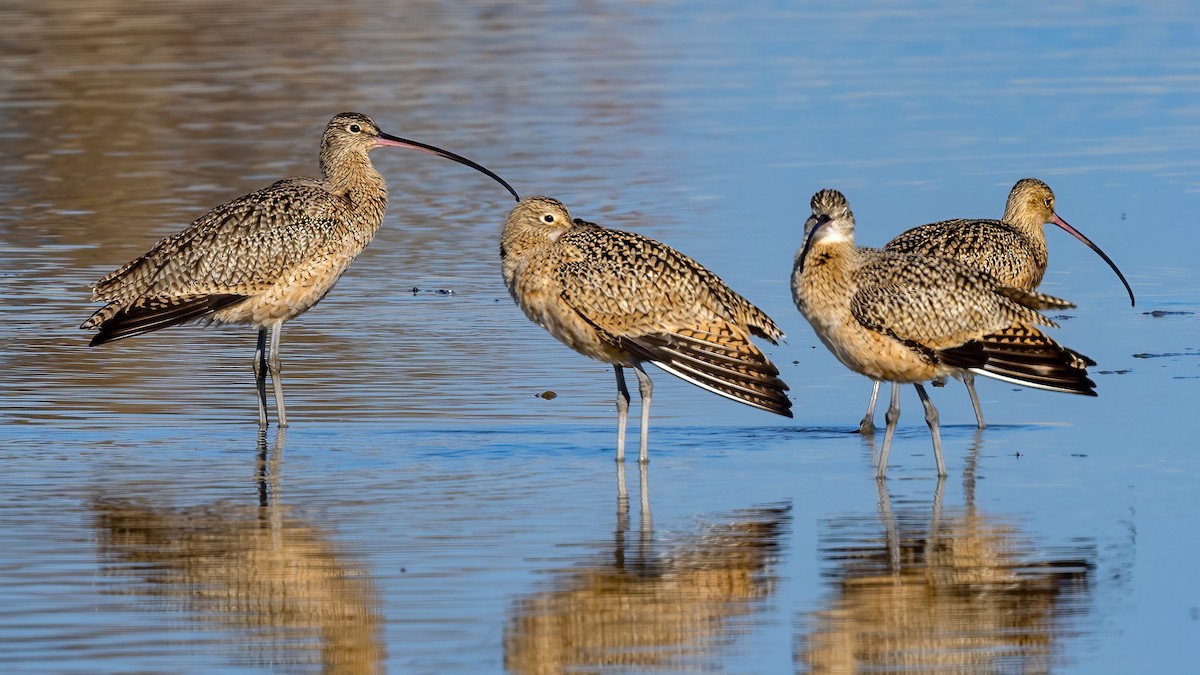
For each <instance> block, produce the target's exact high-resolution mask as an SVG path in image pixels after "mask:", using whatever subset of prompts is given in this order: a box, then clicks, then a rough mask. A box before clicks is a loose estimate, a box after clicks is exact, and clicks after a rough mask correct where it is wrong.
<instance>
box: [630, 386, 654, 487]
mask: <svg viewBox="0 0 1200 675" xmlns="http://www.w3.org/2000/svg"><path fill="white" fill-rule="evenodd" d="M633 367H634V369H635V370H636V371H637V378H638V394H640V395H641V397H642V443H641V449H640V450H639V451H638V463H639V464H643V465H644V464H646V463H647V462H649V461H650V449H649V446H650V392H652V391H653V390H654V384H653V383H651V382H650V376H649V375H647V374H646V371H645V370H643V369H642V364H640V363H637V364H634V366H633Z"/></svg>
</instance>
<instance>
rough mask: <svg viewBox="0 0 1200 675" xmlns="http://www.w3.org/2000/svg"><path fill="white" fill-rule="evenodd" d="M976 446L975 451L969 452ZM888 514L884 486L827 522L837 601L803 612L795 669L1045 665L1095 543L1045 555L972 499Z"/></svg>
mask: <svg viewBox="0 0 1200 675" xmlns="http://www.w3.org/2000/svg"><path fill="white" fill-rule="evenodd" d="M977 449H978V446H977V447H976V450H977ZM943 486H944V481H939V482H938V485H937V488H936V490H935V493H934V499H933V506H932V509H931V510H930V509H928V508H916V507H914V508H905V509H902V510H899V511H893V510H892V507H891V496H890V495H889V494H888V491H887V484H886V483H885V482H884V481H879V482H878V488H879V513H878V515H877V517H874V516H873V517H871V518H870V519H869V520H868V521H865V520H864V519H863V518H861V517H857V516H854V517H849V518H841V519H835V520H833V521H832V522H831V523H829V525H828V528H827V529H828V532H827V534H826V535H825V536H824V537H823V540H824V541H823V542H822V548H823V549H824V551H823V555H824V557H825V558H826V560H828V561H829V562H831V563H833V564H834V565H835V566H836V569H835V570H834V571H833V572H832V574H831V576H833V577H834V579H835V581H834V588H835V593H836V594H835V596H834V597H833V598H832V599H831V600H830V601H829V602H828V607H827V608H826V609H823V610H820V611H817V612H814V613H813V614H812V615H810V616H808V617H805V619H804V620H803V621H802V623H803V624H804V625H805V626H806V627H807V628H808V629H809V632H808V635H807V636H805V637H803V638H802V639H801V640H800V643H799V649H798V654H797V660H798V662H799V664H800V666H802V668H803V670H804V671H805V672H814V673H853V672H863V671H870V672H894V671H904V672H932V671H937V672H987V673H992V672H1047V671H1049V670H1051V668H1052V667H1053V666H1054V665H1055V663H1056V662H1055V659H1056V657H1057V656H1058V654H1059V653H1060V649H1061V647H1060V645H1059V642H1060V639H1061V638H1063V637H1066V636H1067V635H1068V631H1069V630H1070V629H1068V628H1067V627H1066V626H1065V625H1064V621H1065V620H1066V619H1068V618H1070V617H1072V616H1078V615H1081V614H1083V613H1084V612H1085V611H1086V607H1085V600H1086V598H1087V597H1088V596H1089V595H1090V592H1091V588H1090V579H1089V575H1090V572H1091V570H1093V569H1094V568H1095V555H1096V553H1095V546H1094V545H1089V544H1080V543H1078V542H1073V543H1072V546H1071V547H1070V549H1069V550H1067V551H1065V552H1064V551H1063V550H1062V549H1059V550H1058V552H1057V553H1053V554H1051V555H1049V556H1047V555H1045V554H1037V553H1035V552H1034V545H1033V544H1032V542H1030V541H1029V540H1027V539H1026V538H1024V537H1022V535H1021V531H1020V528H1019V527H1018V526H1017V525H1015V524H1012V523H1007V522H1004V520H1002V519H1001V518H997V517H995V516H991V515H987V514H984V513H981V512H979V511H978V510H977V509H976V508H975V506H974V461H973V459H972V460H971V461H969V463H968V466H967V471H966V476H965V478H964V486H965V487H966V489H967V505H966V506H965V507H964V508H963V509H962V512H961V513H943V510H942V505H941V499H942V488H943Z"/></svg>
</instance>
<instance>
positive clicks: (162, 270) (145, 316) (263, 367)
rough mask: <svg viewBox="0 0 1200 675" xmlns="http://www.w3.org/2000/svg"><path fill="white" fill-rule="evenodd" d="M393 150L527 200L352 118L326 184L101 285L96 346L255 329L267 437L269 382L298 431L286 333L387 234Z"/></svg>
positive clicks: (207, 225)
mask: <svg viewBox="0 0 1200 675" xmlns="http://www.w3.org/2000/svg"><path fill="white" fill-rule="evenodd" d="M385 146H394V147H400V148H410V149H413V150H420V151H422V152H426V153H429V154H433V155H437V156H439V157H445V158H447V159H451V160H454V161H455V162H458V163H460V164H465V165H466V166H469V167H471V168H473V169H475V170H477V171H480V172H482V173H484V174H486V175H488V176H490V177H491V178H492V179H494V180H496V181H498V182H499V183H500V184H501V185H503V186H504V188H505V189H507V190H508V191H509V192H510V193H512V195H513V197H514V198H516V199H517V200H518V201H519V200H520V197H519V196H517V193H516V191H515V190H513V189H512V187H511V186H509V184H508V183H506V182H504V180H503V179H502V178H500V177H499V176H497V175H496V174H495V173H492V172H491V171H490V170H489V169H487V168H485V167H483V166H481V165H479V164H476V163H475V162H473V161H471V160H469V159H467V158H465V157H461V156H459V155H456V154H454V153H452V152H449V151H446V150H442V149H441V148H437V147H434V146H432V145H427V144H425V143H421V142H418V141H411V140H407V139H404V138H399V137H397V136H392V135H390V134H386V133H384V132H382V131H380V129H379V127H378V126H377V125H376V124H375V122H374V121H372V120H371V118H370V117H367V116H366V115H362V114H360V113H354V112H347V113H341V114H339V115H337V116H335V117H334V118H333V119H331V120H330V121H329V124H328V126H326V127H325V132H324V134H323V135H322V136H321V155H320V158H321V176H322V177H321V178H319V179H317V178H288V179H285V180H281V181H279V182H277V183H275V184H273V185H271V186H270V187H267V188H263V189H261V190H258V191H257V192H251V193H250V194H248V195H245V196H242V197H239V198H237V199H235V200H233V201H231V202H229V203H227V204H223V205H221V206H218V207H216V208H215V209H213V210H211V211H209V212H208V213H206V214H204V215H203V216H200V217H199V218H198V219H196V220H195V221H194V222H193V223H192V224H191V225H190V226H188V227H187V229H185V230H183V231H182V232H180V233H178V234H174V235H171V236H169V237H167V238H165V239H163V240H162V241H160V242H158V244H156V245H155V246H154V248H152V249H150V251H149V252H147V253H146V254H145V255H143V256H141V257H139V258H137V259H136V260H133V261H131V262H129V263H128V264H126V265H124V266H123V267H121V268H120V269H118V270H116V271H114V272H113V273H111V274H109V275H108V276H106V277H104V278H103V279H101V280H100V281H98V282H96V285H95V288H94V289H93V292H92V300H94V301H101V302H106V303H108V304H106V305H105V306H104V307H101V308H100V309H99V310H97V311H96V313H95V314H93V315H92V316H91V318H89V319H88V320H87V321H84V322H83V325H81V326H80V328H84V329H97V330H98V331H99V332H98V333H97V334H96V335H95V336H94V337H93V338H92V341H91V345H92V346H95V345H99V344H103V343H106V342H112V341H113V340H121V339H124V338H127V337H132V336H134V335H141V334H142V333H149V332H151V331H156V330H160V329H162V328H167V327H168V326H175V325H179V324H183V323H190V322H200V323H204V324H209V323H217V324H227V323H232V324H249V325H252V326H254V327H255V328H257V329H258V346H257V349H256V351H255V357H254V374H255V383H256V385H257V387H258V422H259V427H260V428H266V426H267V395H266V376H267V373H268V372H270V375H271V383H272V386H273V388H274V393H275V408H276V413H277V415H278V421H279V425H280V426H287V413H286V411H285V409H284V404H283V384H282V382H281V380H280V360H279V338H280V332H281V329H282V327H283V324H284V322H286V321H288V320H290V319H294V318H295V317H297V316H300V315H301V314H303V313H304V312H306V311H308V310H309V309H310V308H311V307H312V306H313V305H315V304H317V303H318V302H320V301H321V299H322V298H324V297H325V295H326V294H328V293H329V291H330V290H331V289H333V286H334V284H336V283H337V280H338V279H339V278H341V276H342V274H343V273H344V272H345V271H346V268H347V267H349V265H350V263H351V262H353V261H354V259H355V258H356V257H358V254H360V253H362V251H363V249H364V248H366V246H367V244H369V243H370V242H371V239H372V238H373V237H374V236H375V232H376V230H378V229H379V225H380V223H381V222H382V221H383V213H384V208H385V207H386V205H387V186H386V184H385V183H384V180H383V176H381V175H380V174H379V172H378V171H376V170H375V167H374V166H373V165H372V164H371V160H370V157H369V156H368V153H370V152H371V151H372V150H374V149H375V148H379V147H385ZM268 330H269V331H270V332H271V343H270V348H269V349H268V348H267V343H266V341H267V331H268Z"/></svg>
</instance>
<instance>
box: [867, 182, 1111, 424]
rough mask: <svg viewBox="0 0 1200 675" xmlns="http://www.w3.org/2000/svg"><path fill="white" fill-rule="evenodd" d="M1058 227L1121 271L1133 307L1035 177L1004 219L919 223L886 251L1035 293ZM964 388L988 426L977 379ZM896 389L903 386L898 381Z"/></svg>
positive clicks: (870, 419)
mask: <svg viewBox="0 0 1200 675" xmlns="http://www.w3.org/2000/svg"><path fill="white" fill-rule="evenodd" d="M1047 223H1053V224H1055V225H1057V226H1058V227H1060V228H1062V229H1063V230H1065V231H1066V232H1067V233H1068V234H1070V235H1071V236H1073V237H1075V238H1076V239H1078V240H1079V241H1081V242H1083V243H1084V245H1086V246H1087V247H1088V248H1090V249H1092V250H1093V251H1095V252H1096V254H1097V255H1099V256H1100V257H1101V258H1103V259H1104V262H1106V263H1108V266H1109V267H1111V268H1112V270H1113V271H1114V272H1116V273H1117V277H1118V278H1120V280H1121V283H1122V284H1124V285H1125V290H1126V291H1127V292H1128V293H1129V304H1130V305H1131V306H1132V305H1134V304H1135V300H1134V297H1133V289H1132V288H1130V286H1129V282H1128V281H1126V280H1125V275H1124V274H1121V270H1120V269H1118V268H1117V265H1116V263H1114V262H1113V261H1112V259H1111V258H1109V257H1108V255H1107V254H1105V253H1104V251H1102V250H1100V247H1099V246H1096V245H1095V244H1093V243H1092V241H1091V240H1090V239H1088V238H1087V237H1085V236H1084V235H1083V233H1082V232H1080V231H1079V230H1076V229H1075V228H1073V227H1071V226H1070V225H1069V224H1068V223H1067V221H1065V220H1063V219H1062V218H1061V217H1059V215H1058V213H1056V212H1055V210H1054V191H1053V190H1051V189H1050V186H1049V185H1046V184H1045V183H1044V182H1042V181H1040V180H1038V179H1036V178H1022V179H1021V180H1019V181H1017V183H1016V185H1013V188H1012V190H1011V191H1010V192H1009V193H1008V202H1007V203H1006V204H1005V206H1004V215H1003V216H1002V217H1001V218H1000V220H990V219H971V218H956V219H953V220H943V221H939V222H936V223H929V224H927V225H920V226H918V227H914V228H912V229H911V230H906V231H905V232H902V233H901V234H900V235H899V236H897V237H896V238H894V239H892V240H891V241H889V242H888V243H887V244H886V245H885V246H884V247H883V248H884V250H886V251H897V252H899V253H919V254H922V255H934V256H944V257H947V258H957V259H959V260H962V261H964V262H967V263H969V264H971V265H973V266H975V267H978V268H979V269H981V270H983V271H985V272H987V273H989V274H991V275H992V276H993V277H995V278H996V280H997V281H999V282H1000V283H1002V284H1005V285H1007V286H1016V287H1017V288H1023V289H1025V290H1027V291H1032V290H1034V289H1036V288H1037V287H1038V284H1040V283H1042V277H1043V276H1044V275H1045V274H1046V263H1047V261H1048V259H1049V249H1048V248H1047V247H1046V230H1045V227H1044V226H1045V225H1046V224H1047ZM962 379H963V384H965V385H966V386H967V393H969V394H970V396H971V406H972V407H973V408H974V409H975V421H976V423H977V424H978V425H979V428H980V429H982V428H983V427H984V423H983V408H982V407H981V406H980V405H979V395H978V394H977V393H976V392H975V376H974V375H972V374H971V372H970V371H966V372H964V373H963V374H962ZM879 384H880V383H879V381H878V380H876V381H875V383H874V386H873V388H872V389H871V400H870V402H869V403H868V404H867V413H866V414H865V415H864V416H863V419H862V422H860V423H859V431H861V432H862V433H864V434H869V433H873V432H874V430H875V401H876V399H877V398H878V396H879ZM892 386H893V387H896V386H899V385H898V384H895V383H893V384H892Z"/></svg>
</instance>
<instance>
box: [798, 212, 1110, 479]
mask: <svg viewBox="0 0 1200 675" xmlns="http://www.w3.org/2000/svg"><path fill="white" fill-rule="evenodd" d="M792 297H793V299H794V300H795V301H796V307H797V308H798V309H799V310H800V312H801V313H802V314H804V317H805V318H806V319H808V322H809V323H810V324H812V327H813V330H814V332H815V333H816V334H817V336H818V337H819V338H820V339H821V341H822V342H823V343H825V346H826V347H828V348H829V350H830V351H832V352H833V353H834V355H835V356H836V357H837V358H838V360H839V361H841V362H842V363H843V364H844V365H845V366H846V367H848V368H850V369H851V370H853V371H854V372H856V373H860V374H862V375H866V376H867V377H870V378H872V379H875V380H883V381H888V382H895V383H910V384H912V385H914V387H915V388H916V390H917V395H918V396H919V397H920V398H921V403H922V404H923V405H924V407H925V421H926V423H927V424H928V425H929V430H930V433H931V434H932V436H933V452H934V459H935V461H936V463H937V470H938V475H939V476H944V475H946V467H945V462H944V461H943V459H942V446H941V437H940V435H939V431H938V415H937V408H935V407H934V405H933V402H932V401H931V400H930V399H929V396H928V395H927V394H926V393H925V388H924V387H923V386H922V384H921V383H923V382H927V381H930V380H936V379H939V378H946V377H950V376H954V375H956V374H959V373H961V372H962V371H971V372H973V373H976V374H978V375H985V376H987V377H992V378H996V379H999V380H1003V381H1006V382H1012V383H1015V384H1020V385H1024V386H1027V387H1034V388H1037V389H1046V390H1048V391H1059V392H1065V393H1071V394H1083V395H1086V396H1095V395H1096V392H1095V386H1096V385H1095V383H1093V382H1092V381H1091V380H1090V379H1088V376H1087V367H1088V366H1090V365H1095V364H1094V362H1093V361H1092V360H1091V359H1089V358H1087V357H1086V356H1083V355H1082V354H1079V353H1078V352H1075V351H1073V350H1071V349H1068V348H1066V347H1063V346H1062V345H1060V344H1058V343H1057V342H1055V341H1054V340H1053V339H1051V338H1050V337H1049V336H1047V335H1046V334H1045V333H1043V332H1042V331H1041V330H1040V329H1039V328H1038V326H1054V325H1055V324H1054V322H1053V321H1051V320H1050V319H1048V318H1047V317H1045V316H1043V315H1042V314H1041V313H1040V312H1039V311H1038V310H1040V309H1047V308H1059V307H1069V306H1071V304H1070V303H1069V302H1067V301H1065V300H1061V299H1059V298H1053V297H1051V296H1047V295H1043V294H1041V293H1037V292H1034V291H1027V290H1024V289H1021V288H1017V287H1014V286H1007V285H1004V284H1001V283H999V282H998V281H996V279H995V278H994V277H993V276H992V275H990V274H988V273H987V272H984V271H982V270H979V269H977V268H975V267H972V266H970V265H968V264H967V263H964V262H962V261H959V260H955V259H953V258H942V257H935V256H924V255H918V254H911V253H897V252H894V251H885V250H880V249H869V248H859V247H857V246H855V245H854V215H853V214H852V213H851V212H850V205H849V204H848V203H847V201H846V198H845V197H844V196H843V195H842V194H841V193H840V192H837V191H835V190H822V191H820V192H818V193H816V195H814V196H813V198H812V216H811V217H810V218H809V219H808V221H807V222H806V223H805V238H804V244H803V246H802V247H801V249H800V251H799V253H798V254H797V256H796V263H795V267H794V268H793V271H792ZM899 418H900V397H899V389H898V388H893V389H892V400H891V404H890V406H889V407H888V411H887V415H886V420H887V430H886V432H885V434H884V439H883V446H882V448H881V450H880V454H879V460H878V465H877V467H876V476H877V477H879V478H883V477H884V476H885V475H886V472H887V458H888V452H889V449H890V447H891V442H892V436H893V435H894V434H895V431H896V424H897V422H898V421H899Z"/></svg>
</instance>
